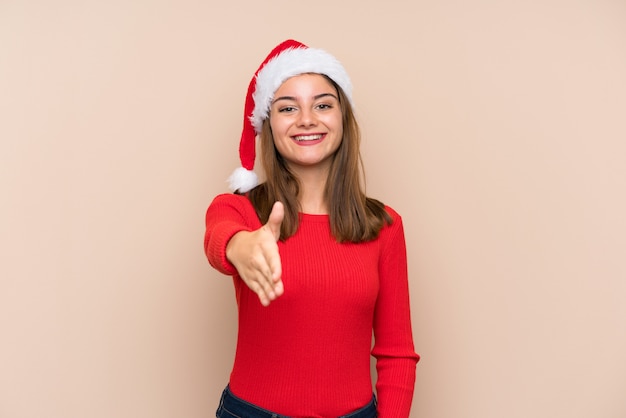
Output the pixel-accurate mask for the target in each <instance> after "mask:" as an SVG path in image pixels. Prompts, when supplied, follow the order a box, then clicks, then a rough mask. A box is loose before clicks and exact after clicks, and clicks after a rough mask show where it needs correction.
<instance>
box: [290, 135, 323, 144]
mask: <svg viewBox="0 0 626 418" xmlns="http://www.w3.org/2000/svg"><path fill="white" fill-rule="evenodd" d="M323 136H324V135H323V134H315V135H296V136H294V137H293V139H294V140H295V141H298V142H306V141H317V140H319V139H322V137H323Z"/></svg>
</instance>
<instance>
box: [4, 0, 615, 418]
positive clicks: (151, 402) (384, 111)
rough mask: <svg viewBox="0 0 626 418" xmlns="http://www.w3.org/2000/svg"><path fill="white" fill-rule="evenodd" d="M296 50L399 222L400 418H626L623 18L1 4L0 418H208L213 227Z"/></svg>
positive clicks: (568, 13) (224, 320)
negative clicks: (408, 331)
mask: <svg viewBox="0 0 626 418" xmlns="http://www.w3.org/2000/svg"><path fill="white" fill-rule="evenodd" d="M289 37H293V38H295V39H298V40H301V41H303V42H305V43H308V44H309V45H311V46H315V47H321V48H325V49H327V50H329V51H330V52H332V53H333V54H334V55H336V56H337V57H338V58H339V59H340V60H342V61H343V63H344V64H345V66H346V67H347V69H348V71H349V73H350V74H351V76H352V78H353V82H354V84H355V100H356V102H357V105H358V107H357V113H358V116H359V118H360V121H361V124H362V128H363V131H364V144H363V156H364V160H365V164H366V168H367V179H368V183H367V185H368V192H369V194H370V195H372V196H376V197H378V198H380V199H382V200H384V201H385V202H386V203H389V204H391V205H392V206H394V207H395V208H396V209H397V210H398V211H400V212H401V213H402V215H403V216H404V218H405V223H406V233H407V241H408V246H409V257H410V273H411V283H410V286H411V292H412V305H413V320H414V323H413V326H414V332H415V340H416V346H417V350H418V352H419V353H420V354H421V355H422V361H421V362H420V363H419V365H418V369H417V387H416V392H415V399H414V410H413V414H412V417H428V418H474V417H476V418H478V417H481V418H500V417H537V418H538V417H546V418H547V417H570V418H575V417H576V418H578V417H579V418H588V417H599V418H619V417H624V416H626V397H625V396H624V393H626V361H625V360H624V353H626V303H625V300H626V299H625V298H626V261H625V259H626V257H625V256H626V221H625V220H624V219H625V218H624V214H625V213H626V197H625V192H626V164H625V159H626V145H625V140H626V124H625V120H626V118H625V116H626V78H625V77H626V76H625V75H626V3H624V2H623V1H620V0H612V1H611V0H577V1H559V0H543V1H501V0H500V1H497V0H475V1H471V2H465V1H459V0H440V1H425V0H421V1H419V0H418V1H412V2H409V1H386V2H382V1H381V2H372V1H363V0H346V1H341V2H336V1H325V0H321V1H318V2H313V3H310V2H308V3H285V2H275V1H269V2H243V1H220V2H217V1H193V0H177V1H165V0H163V1H148V0H143V1H140V0H136V1H120V0H113V1H106V2H105V1H78V0H56V1H43V0H23V1H11V0H3V1H0V118H1V119H0V120H1V123H0V138H1V142H0V173H1V177H0V181H1V196H2V198H1V201H2V203H1V205H0V226H1V230H0V237H1V238H0V240H1V241H0V245H1V247H0V257H1V262H0V339H1V340H0V416H2V417H7V418H31V417H32V418H34V417H37V418H39V417H49V418H78V417H81V418H82V417H94V418H96V417H102V418H104V417H120V418H125V417H128V418H130V417H133V418H134V417H152V418H159V417H163V418H172V417H183V416H184V417H198V418H200V417H209V416H213V415H214V409H215V407H216V405H217V401H218V398H219V394H220V391H221V390H222V388H223V386H224V385H225V384H226V382H227V379H228V373H229V369H230V367H231V362H232V358H233V351H234V346H235V338H236V330H235V327H236V311H235V301H234V296H233V291H232V285H231V282H230V280H229V279H228V278H227V277H224V276H221V275H219V274H218V273H216V272H215V271H213V270H211V268H210V267H209V266H208V263H206V261H205V258H204V255H203V252H202V239H203V232H204V224H203V223H204V212H205V209H206V207H207V205H208V204H209V202H210V200H211V198H212V197H213V196H214V195H216V194H217V193H220V192H223V191H226V184H225V179H226V177H227V176H228V175H229V174H230V172H231V170H232V169H233V168H234V167H236V166H237V163H238V160H237V145H238V138H239V133H240V127H241V123H242V115H241V114H242V110H243V101H244V96H245V91H246V88H247V83H248V81H249V79H250V77H251V75H252V73H253V72H254V71H255V70H256V68H257V66H258V64H259V63H260V62H261V60H262V59H263V58H264V57H265V55H266V53H267V52H269V50H270V49H271V48H272V47H273V46H274V45H275V44H277V43H278V42H280V41H282V40H283V39H286V38H289ZM267 389H268V390H272V388H267Z"/></svg>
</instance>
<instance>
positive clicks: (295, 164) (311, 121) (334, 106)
mask: <svg viewBox="0 0 626 418" xmlns="http://www.w3.org/2000/svg"><path fill="white" fill-rule="evenodd" d="M270 126H271V128H272V134H273V136H274V144H275V145H276V149H277V150H278V152H279V153H280V155H281V156H282V157H283V158H284V159H285V162H286V163H287V164H288V166H289V167H290V168H291V169H292V170H296V171H298V170H303V169H310V168H315V169H322V170H327V169H328V168H329V167H330V163H331V162H332V156H333V155H334V154H335V152H336V151H337V148H339V145H340V144H341V140H342V137H343V125H342V117H341V108H340V104H339V97H338V94H337V90H336V89H335V87H334V86H333V85H332V84H331V83H330V82H329V81H328V80H327V79H326V78H325V77H323V76H321V75H319V74H301V75H298V76H295V77H291V78H289V79H287V81H285V82H284V83H283V84H282V85H281V86H280V87H279V88H278V90H276V93H274V100H273V101H272V104H271V107H270Z"/></svg>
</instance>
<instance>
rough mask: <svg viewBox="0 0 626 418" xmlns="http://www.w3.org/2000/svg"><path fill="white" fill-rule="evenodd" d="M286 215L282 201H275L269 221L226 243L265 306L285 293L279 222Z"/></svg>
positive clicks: (241, 233)
mask: <svg viewBox="0 0 626 418" xmlns="http://www.w3.org/2000/svg"><path fill="white" fill-rule="evenodd" d="M284 216H285V209H284V207H283V204H282V203H281V202H276V203H274V206H273V207H272V212H271V213H270V217H269V219H268V220H267V223H266V224H265V225H263V226H262V227H261V228H259V229H257V230H256V231H240V232H237V233H236V234H235V235H233V237H232V238H231V239H230V241H229V242H228V245H227V246H226V258H227V259H228V261H230V262H231V263H232V264H233V265H234V266H235V268H236V269H237V272H238V273H239V275H240V276H241V278H242V279H243V281H244V282H245V283H246V285H248V287H249V288H250V289H251V290H252V291H253V292H254V293H256V294H257V295H258V296H259V300H260V301H261V304H262V305H263V306H268V305H269V304H270V302H271V301H273V300H274V299H276V298H277V297H279V296H280V295H282V294H283V291H284V288H283V282H282V280H281V276H282V266H281V262H280V254H279V253H278V245H277V244H276V242H277V241H278V238H279V237H280V225H281V223H282V222H283V218H284Z"/></svg>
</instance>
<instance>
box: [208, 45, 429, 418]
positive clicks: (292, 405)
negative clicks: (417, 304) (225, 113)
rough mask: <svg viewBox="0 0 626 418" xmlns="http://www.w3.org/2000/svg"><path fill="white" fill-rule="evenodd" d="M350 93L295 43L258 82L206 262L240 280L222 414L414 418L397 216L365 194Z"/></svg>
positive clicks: (335, 67) (273, 56) (330, 67)
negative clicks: (261, 176) (260, 173)
mask: <svg viewBox="0 0 626 418" xmlns="http://www.w3.org/2000/svg"><path fill="white" fill-rule="evenodd" d="M351 97H352V85H351V83H350V79H349V77H348V75H347V74H346V72H345V70H344V68H343V67H342V65H341V64H340V63H339V62H338V61H337V60H336V59H335V58H334V57H333V56H331V55H330V54H328V53H327V52H325V51H322V50H319V49H313V48H308V47H307V46H305V45H303V44H301V43H299V42H296V41H293V40H288V41H285V42H283V43H281V44H280V45H278V46H277V47H276V48H275V49H274V50H273V51H272V52H271V53H270V54H269V55H268V57H267V58H266V59H265V61H264V62H263V63H262V64H261V66H260V67H259V69H258V70H257V72H256V74H255V77H254V78H253V79H252V81H251V82H250V86H249V89H248V96H247V98H246V106H245V115H244V116H245V119H244V129H243V133H242V137H241V142H240V157H241V162H242V167H240V168H239V169H237V170H236V171H235V173H233V175H232V176H231V178H230V184H231V189H232V190H233V191H234V193H233V194H222V195H219V196H217V197H216V198H215V199H214V200H213V202H212V203H211V205H210V206H209V208H208V211H207V214H206V235H205V242H204V247H205V251H206V254H207V257H208V260H209V262H210V263H211V265H212V266H213V267H215V268H216V269H217V270H219V271H220V272H222V273H225V274H227V275H231V276H233V280H234V285H235V291H236V300H237V304H238V310H239V332H238V339H237V352H236V355H235V363H234V366H233V369H232V373H231V376H230V382H229V384H228V386H227V387H226V389H225V390H224V392H223V394H222V399H221V402H220V406H219V408H218V411H217V417H233V416H238V417H353V418H355V417H356V418H370V417H376V416H379V417H382V418H386V417H394V418H406V417H408V416H409V410H410V408H411V401H412V396H413V388H414V383H415V365H416V363H417V361H418V360H419V356H418V355H417V354H416V353H415V351H414V346H413V338H412V332H411V318H410V309H409V294H408V280H407V260H406V248H405V240H404V231H403V227H402V219H401V217H400V216H399V215H398V214H397V213H396V212H395V211H394V210H393V209H391V208H390V207H389V206H385V205H384V204H382V203H381V202H379V201H377V200H375V199H372V198H369V197H367V196H366V195H365V194H364V191H363V182H362V167H361V159H360V153H359V146H360V133H359V128H358V125H357V123H356V121H355V118H354V114H353V111H352V103H351V101H352V98H351ZM257 135H258V136H259V137H260V138H259V139H260V153H261V156H260V157H261V158H260V159H261V161H262V164H263V169H264V172H265V180H264V182H262V183H261V184H258V180H257V177H256V175H255V174H254V172H253V171H252V170H253V168H254V160H255V137H256V136H257ZM372 331H373V333H374V343H373V344H372ZM370 355H372V356H374V357H375V358H376V367H377V381H376V395H374V394H373V388H372V377H371V375H370Z"/></svg>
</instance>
